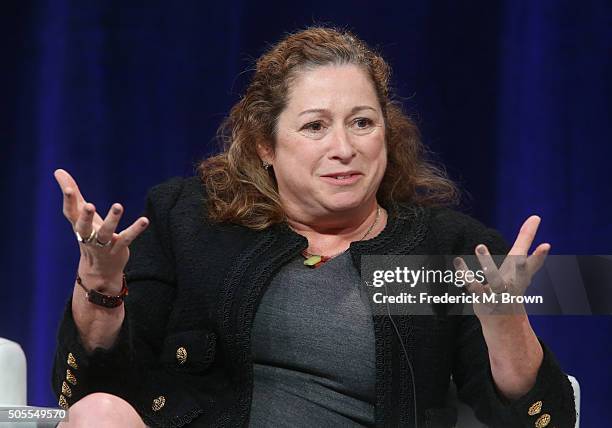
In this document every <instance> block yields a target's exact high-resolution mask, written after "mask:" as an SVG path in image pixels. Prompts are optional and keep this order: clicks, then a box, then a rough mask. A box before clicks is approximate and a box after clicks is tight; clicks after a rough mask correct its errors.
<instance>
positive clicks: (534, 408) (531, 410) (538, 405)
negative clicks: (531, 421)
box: [527, 401, 542, 416]
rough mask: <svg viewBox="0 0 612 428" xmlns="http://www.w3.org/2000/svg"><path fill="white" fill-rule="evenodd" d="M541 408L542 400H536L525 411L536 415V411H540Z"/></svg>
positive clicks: (530, 414)
mask: <svg viewBox="0 0 612 428" xmlns="http://www.w3.org/2000/svg"><path fill="white" fill-rule="evenodd" d="M541 410H542V402H541V401H536V402H535V403H533V404H532V405H531V407H530V408H529V410H528V411H527V414H529V416H533V415H537V414H538V413H540V411H541Z"/></svg>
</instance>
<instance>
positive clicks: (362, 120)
mask: <svg viewBox="0 0 612 428" xmlns="http://www.w3.org/2000/svg"><path fill="white" fill-rule="evenodd" d="M353 124H354V125H356V127H357V129H368V128H369V127H371V126H372V125H373V124H374V121H373V120H372V119H368V118H367V117H358V118H357V119H355V120H354V121H353Z"/></svg>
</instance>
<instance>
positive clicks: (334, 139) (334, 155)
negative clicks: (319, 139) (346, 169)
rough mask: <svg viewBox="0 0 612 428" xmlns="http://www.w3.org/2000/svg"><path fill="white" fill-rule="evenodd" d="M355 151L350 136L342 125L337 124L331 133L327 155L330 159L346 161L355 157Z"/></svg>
mask: <svg viewBox="0 0 612 428" xmlns="http://www.w3.org/2000/svg"><path fill="white" fill-rule="evenodd" d="M356 154H357V151H356V150H355V147H354V146H353V143H352V141H351V136H350V135H349V133H348V132H347V130H346V128H345V127H344V126H339V127H337V129H336V130H335V131H334V133H333V134H332V135H331V142H330V147H329V152H328V156H329V158H330V159H333V160H339V161H341V162H348V161H350V160H351V159H352V158H354V157H355V155H356Z"/></svg>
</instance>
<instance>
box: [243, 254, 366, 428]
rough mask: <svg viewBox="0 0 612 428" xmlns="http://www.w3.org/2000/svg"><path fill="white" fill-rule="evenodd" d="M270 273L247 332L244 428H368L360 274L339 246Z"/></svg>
mask: <svg viewBox="0 0 612 428" xmlns="http://www.w3.org/2000/svg"><path fill="white" fill-rule="evenodd" d="M303 262H304V259H303V258H302V257H300V258H296V259H294V260H292V261H291V262H290V263H289V264H287V265H285V266H284V267H283V268H282V269H281V270H280V271H279V272H278V273H277V274H276V276H275V277H274V278H273V280H272V282H271V283H270V285H269V287H268V289H267V290H266V292H265V294H264V296H263V298H262V300H261V303H260V305H259V307H258V309H257V313H256V315H255V321H254V325H253V330H252V336H251V337H252V341H251V343H252V350H253V358H254V366H253V370H254V387H253V402H252V406H251V416H250V426H252V427H268V426H274V427H312V426H318V427H326V426H364V425H365V426H374V403H375V382H376V373H375V342H374V327H373V323H372V318H371V312H370V309H369V307H368V306H366V303H365V302H366V301H365V300H363V298H364V297H365V296H363V294H364V293H363V292H360V290H363V287H360V286H359V282H360V276H359V273H358V272H357V270H356V269H355V267H354V265H353V263H352V261H351V257H350V254H349V253H348V252H345V253H343V254H341V255H340V256H338V257H336V258H334V259H332V260H330V261H328V262H326V263H325V264H323V265H322V266H320V267H318V268H316V269H312V268H309V267H307V266H304V264H303Z"/></svg>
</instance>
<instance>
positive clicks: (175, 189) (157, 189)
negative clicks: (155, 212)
mask: <svg viewBox="0 0 612 428" xmlns="http://www.w3.org/2000/svg"><path fill="white" fill-rule="evenodd" d="M205 195H206V191H205V189H204V184H203V183H202V181H201V180H200V178H199V177H196V176H194V177H186V178H185V177H173V178H171V179H169V180H167V181H165V182H163V183H160V184H157V185H155V186H153V187H152V188H151V189H149V191H148V193H147V202H148V203H152V204H154V205H155V206H159V207H167V208H170V207H172V206H174V205H176V204H177V203H178V202H179V201H185V200H197V201H199V202H203V201H204V199H205Z"/></svg>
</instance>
